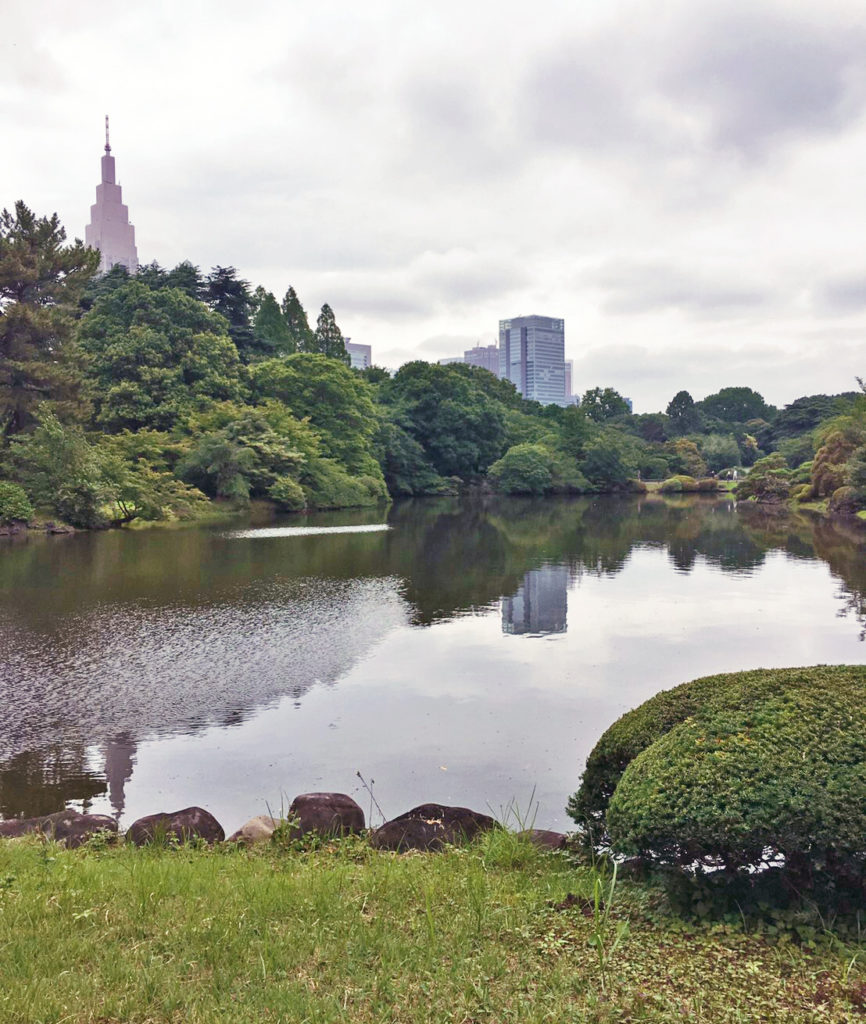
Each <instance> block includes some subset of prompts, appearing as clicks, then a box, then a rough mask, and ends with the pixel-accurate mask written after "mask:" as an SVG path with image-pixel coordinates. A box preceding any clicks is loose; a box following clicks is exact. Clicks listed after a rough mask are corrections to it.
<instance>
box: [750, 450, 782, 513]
mask: <svg viewBox="0 0 866 1024" xmlns="http://www.w3.org/2000/svg"><path fill="white" fill-rule="evenodd" d="M792 475H793V474H792V473H791V470H790V469H789V468H788V464H787V463H786V462H785V456H784V455H782V454H781V453H780V452H773V454H772V455H767V456H766V457H765V458H763V459H758V461H757V462H756V463H755V464H754V466H752V468H751V469H750V470H749V475H748V476H747V477H746V478H745V480H741V481H740V482H739V483H738V484H737V497H738V498H754V499H755V501H758V502H762V503H765V504H773V503H779V502H782V501H786V500H787V498H788V496H789V494H790V492H791V480H792Z"/></svg>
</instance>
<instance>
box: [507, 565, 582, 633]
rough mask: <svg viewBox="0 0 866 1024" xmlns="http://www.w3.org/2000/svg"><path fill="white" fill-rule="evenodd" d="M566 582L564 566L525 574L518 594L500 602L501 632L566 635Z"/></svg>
mask: <svg viewBox="0 0 866 1024" xmlns="http://www.w3.org/2000/svg"><path fill="white" fill-rule="evenodd" d="M568 579H569V571H568V566H567V565H545V566H542V567H541V568H540V569H531V570H530V571H529V572H528V573H526V575H525V576H524V577H523V583H522V584H521V585H520V588H519V589H518V591H517V593H516V594H515V595H514V596H513V597H504V598H503V599H502V632H503V633H514V634H521V633H522V634H526V633H532V634H536V635H539V634H546V633H565V632H566V631H567V630H568Z"/></svg>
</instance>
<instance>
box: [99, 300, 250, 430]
mask: <svg viewBox="0 0 866 1024" xmlns="http://www.w3.org/2000/svg"><path fill="white" fill-rule="evenodd" d="M225 326H226V325H225V321H224V320H223V318H222V317H221V316H218V315H217V314H215V313H211V312H210V311H209V310H208V309H207V308H206V307H205V306H204V305H203V304H202V303H200V302H198V301H196V300H195V299H191V298H190V297H189V296H188V295H185V294H184V293H183V292H181V291H180V290H178V289H176V288H163V289H159V290H156V291H154V290H151V289H150V288H148V287H146V286H145V285H144V284H142V283H141V282H139V281H136V280H130V281H128V282H127V283H126V284H123V285H121V286H120V287H117V288H115V289H114V290H113V291H111V292H110V293H108V294H106V295H103V296H102V297H101V298H99V299H98V300H97V301H96V303H95V304H94V306H93V309H92V310H91V311H90V312H89V313H88V314H87V315H86V316H85V317H84V319H83V320H82V322H81V328H80V335H79V338H80V342H79V343H80V347H81V350H82V352H83V353H84V355H85V358H86V364H85V370H86V374H87V376H88V378H89V379H90V380H91V381H92V383H93V385H94V389H95V402H94V404H95V408H96V412H97V420H98V422H99V423H101V424H102V425H104V426H105V427H106V428H107V429H108V430H112V431H118V430H123V429H132V430H135V429H138V428H141V427H146V428H150V429H154V430H166V429H170V428H171V427H172V426H174V424H175V423H176V422H177V421H178V420H180V419H183V418H184V417H185V416H187V415H189V414H190V413H192V412H194V411H195V410H196V409H201V408H204V407H206V406H207V405H209V404H211V403H212V402H214V401H218V400H222V399H238V398H240V397H241V395H242V394H243V384H242V381H241V375H240V365H239V362H238V353H237V349H236V348H235V346H234V344H233V342H232V340H231V339H230V338H229V337H228V336H227V335H226V333H225Z"/></svg>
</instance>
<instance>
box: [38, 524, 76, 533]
mask: <svg viewBox="0 0 866 1024" xmlns="http://www.w3.org/2000/svg"><path fill="white" fill-rule="evenodd" d="M45 532H46V533H75V530H74V529H73V528H72V527H71V526H67V525H66V524H65V523H46V524H45Z"/></svg>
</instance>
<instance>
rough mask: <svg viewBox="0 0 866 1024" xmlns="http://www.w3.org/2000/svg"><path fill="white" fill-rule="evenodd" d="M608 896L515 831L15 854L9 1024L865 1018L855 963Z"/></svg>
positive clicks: (850, 956) (9, 890) (640, 892)
mask: <svg viewBox="0 0 866 1024" xmlns="http://www.w3.org/2000/svg"><path fill="white" fill-rule="evenodd" d="M596 878H597V876H596V875H595V874H594V873H593V871H592V870H591V869H589V868H582V867H576V866H574V865H573V864H572V863H570V861H569V859H568V858H567V857H565V856H564V855H561V854H548V853H541V852H538V851H536V850H535V849H534V848H533V847H531V846H529V845H528V844H526V843H524V842H522V841H520V840H518V839H517V838H516V837H514V836H512V835H510V834H508V833H496V834H492V835H489V836H486V837H485V838H484V839H482V840H481V841H480V842H478V843H477V844H476V845H474V846H472V847H470V848H469V849H466V850H451V851H448V852H446V853H442V854H409V855H396V854H388V853H378V852H375V851H372V850H370V849H369V847H368V846H367V845H366V844H365V843H364V841H363V840H355V841H346V842H342V843H336V844H333V845H332V846H329V847H324V848H322V849H319V850H313V851H309V852H298V851H291V850H288V851H287V850H281V849H279V848H275V847H270V846H268V847H265V848H264V849H257V850H250V851H246V850H240V849H234V848H231V847H228V848H224V849H217V850H214V851H208V850H198V849H192V848H182V849H180V850H164V849H143V850H139V849H134V848H126V847H118V848H114V849H112V848H104V849H100V848H98V847H96V848H89V849H88V848H85V849H82V850H80V851H66V850H63V849H61V848H59V847H57V846H55V845H54V844H51V843H42V842H39V841H36V840H30V839H28V840H24V841H11V842H3V843H0V1021H2V1022H3V1024H18V1022H25V1021H26V1022H49V1021H51V1022H58V1024H59V1022H61V1021H62V1022H64V1024H67V1022H69V1024H71V1022H82V1021H93V1022H100V1024H107V1022H121V1021H122V1022H141V1024H144V1022H164V1021H171V1022H178V1024H180V1022H184V1024H197V1022H205V1021H206V1022H211V1021H226V1022H232V1024H237V1022H246V1021H256V1022H262V1021H265V1022H267V1021H292V1022H295V1021H297V1022H302V1021H316V1022H319V1021H353V1022H360V1024H364V1022H373V1021H383V1022H384V1021H389V1022H390V1021H405V1022H415V1021H436V1022H440V1021H442V1022H455V1024H457V1022H462V1024H480V1022H491V1024H492V1022H505V1021H539V1022H540V1021H555V1022H560V1021H597V1022H601V1021H604V1022H625V1021H671V1022H673V1021H677V1022H679V1021H684V1020H687V1021H696V1022H703V1021H743V1022H745V1021H749V1022H751V1021H782V1022H796V1021H834V1022H835V1021H848V1020H851V1021H855V1020H862V1019H863V1015H864V1012H866V1006H864V1004H866V985H864V984H863V983H862V981H861V974H860V962H859V959H858V951H857V949H856V948H850V947H847V948H846V947H843V946H842V945H841V944H840V943H834V942H832V941H829V942H822V943H819V944H818V947H817V948H816V949H815V950H809V949H804V948H802V947H799V946H797V945H795V944H793V943H792V942H787V941H779V940H776V941H773V942H771V941H769V940H767V939H765V938H764V937H762V936H760V935H756V934H746V933H745V932H744V931H743V929H742V928H735V927H731V926H727V927H722V926H715V927H698V926H691V925H688V924H685V923H684V922H682V921H680V920H678V919H677V918H675V917H673V916H671V915H669V914H668V913H667V912H666V910H665V901H664V897H663V895H662V894H661V892H660V891H658V890H656V889H653V888H651V887H649V886H646V885H639V884H637V883H634V882H625V881H619V882H618V883H617V885H616V890H615V894H614V898H613V901H612V903H611V904H610V907H609V916H608V917H607V918H606V919H605V918H604V913H603V908H602V907H599V908H598V909H597V910H596V908H595V905H594V903H593V900H592V897H593V891H594V883H595V880H596ZM569 894H571V896H569ZM626 922H627V926H628V927H627V930H626V925H625V923H626ZM618 934H619V935H620V937H621V942H620V944H619V946H618V947H617V948H616V949H613V950H612V946H613V944H614V940H615V938H616V936H617V935H618Z"/></svg>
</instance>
